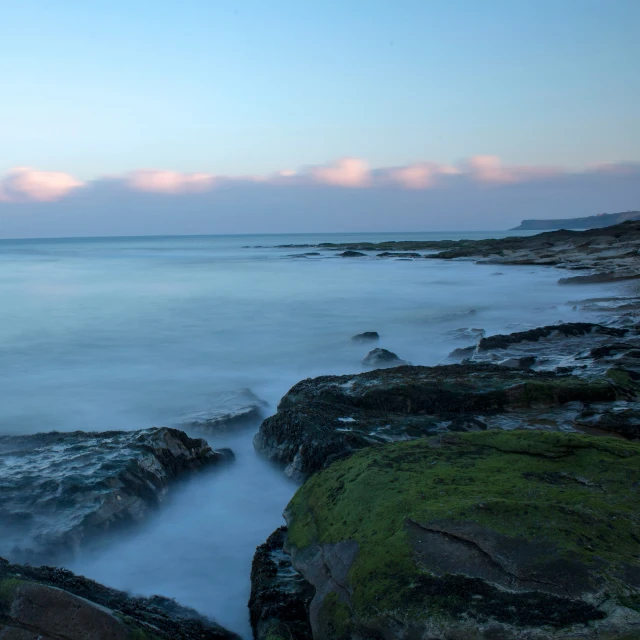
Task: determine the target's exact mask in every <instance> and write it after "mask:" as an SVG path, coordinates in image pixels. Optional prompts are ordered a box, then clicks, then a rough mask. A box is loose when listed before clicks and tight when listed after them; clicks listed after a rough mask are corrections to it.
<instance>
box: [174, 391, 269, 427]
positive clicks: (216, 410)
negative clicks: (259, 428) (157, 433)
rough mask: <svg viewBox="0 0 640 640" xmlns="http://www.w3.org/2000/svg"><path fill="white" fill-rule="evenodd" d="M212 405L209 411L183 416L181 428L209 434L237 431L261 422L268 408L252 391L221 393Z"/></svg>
mask: <svg viewBox="0 0 640 640" xmlns="http://www.w3.org/2000/svg"><path fill="white" fill-rule="evenodd" d="M212 405H213V408H212V409H209V410H208V411H200V412H196V413H190V414H187V415H185V416H183V417H182V418H181V419H180V427H181V428H183V429H186V428H190V429H197V430H199V431H208V432H216V431H226V430H228V429H235V428H239V427H243V426H247V425H251V424H254V423H255V422H256V421H258V420H261V419H262V418H263V417H264V409H265V408H266V407H267V406H268V405H267V403H266V402H265V401H264V400H261V399H260V398H258V396H256V395H255V393H253V391H251V389H239V390H237V391H231V392H227V393H220V394H218V395H217V396H215V397H214V398H212Z"/></svg>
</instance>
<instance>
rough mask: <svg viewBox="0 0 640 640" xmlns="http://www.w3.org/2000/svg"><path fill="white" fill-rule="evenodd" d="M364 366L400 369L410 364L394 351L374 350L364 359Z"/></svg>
mask: <svg viewBox="0 0 640 640" xmlns="http://www.w3.org/2000/svg"><path fill="white" fill-rule="evenodd" d="M362 364H363V365H365V366H366V367H376V368H382V367H399V366H401V365H405V364H409V363H408V362H406V361H405V360H400V358H399V357H398V356H397V355H396V354H395V353H393V352H392V351H387V350H386V349H373V350H372V351H369V353H368V354H367V355H366V356H365V357H364V358H363V359H362Z"/></svg>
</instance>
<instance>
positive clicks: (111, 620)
mask: <svg viewBox="0 0 640 640" xmlns="http://www.w3.org/2000/svg"><path fill="white" fill-rule="evenodd" d="M0 638H2V640H240V639H239V637H238V636H237V635H235V634H234V633H231V632H229V631H227V630H226V629H223V628H222V627H221V626H220V625H218V624H217V623H215V622H213V621H212V620H209V619H208V618H205V617H203V616H201V615H199V614H198V613H197V612H196V611H194V610H193V609H189V608H187V607H183V606H181V605H179V604H178V603H177V602H175V601H174V600H170V599H168V598H163V597H161V596H152V597H151V598H136V597H132V596H130V595H128V594H126V593H123V592H122V591H117V590H115V589H110V588H108V587H104V586H103V585H101V584H98V583H97V582H94V581H93V580H87V579H86V578H83V577H80V576H76V575H74V574H73V573H71V572H70V571H66V570H64V569H57V568H54V567H30V566H21V565H11V564H9V563H8V562H7V561H6V560H4V559H2V558H0Z"/></svg>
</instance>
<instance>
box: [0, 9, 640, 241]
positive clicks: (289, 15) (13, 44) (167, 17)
mask: <svg viewBox="0 0 640 640" xmlns="http://www.w3.org/2000/svg"><path fill="white" fill-rule="evenodd" d="M0 7H1V10H0V15H1V20H0V77H1V78H2V84H1V85H0V86H1V87H2V96H1V97H2V99H0V213H2V212H3V211H5V210H6V208H7V206H8V205H6V204H3V203H6V202H7V201H11V202H13V201H16V200H20V201H23V200H24V201H27V204H28V203H29V202H31V201H34V200H38V201H42V200H57V199H58V198H60V197H63V196H66V195H67V194H68V193H69V192H70V191H72V190H77V189H81V188H82V189H86V188H87V187H88V186H90V187H91V189H93V191H94V192H97V191H100V192H101V193H103V192H104V185H105V184H106V182H105V181H107V182H108V181H109V180H111V179H112V178H114V177H118V179H120V180H124V181H125V182H127V184H133V185H134V187H135V188H138V187H137V186H135V185H138V184H139V180H138V179H137V178H136V179H135V180H133V181H132V180H130V179H129V178H128V177H126V176H131V175H134V174H135V175H136V176H137V175H138V174H137V173H136V172H139V170H141V169H150V170H154V171H158V170H163V171H164V170H168V171H171V172H176V174H191V173H197V174H198V175H199V176H200V177H205V178H206V176H226V177H232V178H239V177H242V179H247V178H250V179H253V178H256V177H258V178H260V179H262V180H264V179H266V177H268V176H271V175H272V174H274V173H276V172H280V171H284V170H287V171H288V170H293V171H296V172H302V173H305V172H306V174H305V175H307V176H308V175H309V171H311V173H312V174H313V172H314V171H315V169H313V167H321V166H325V167H327V166H328V167H331V166H334V164H333V163H336V162H338V163H340V162H342V161H341V160H340V159H341V158H352V159H353V158H355V159H359V161H362V162H364V163H366V165H367V171H369V170H371V171H375V170H376V169H377V168H393V167H409V168H411V167H415V166H418V165H419V166H423V164H421V163H425V162H427V163H439V165H442V166H443V167H445V169H438V172H440V173H443V174H447V172H449V173H451V172H452V171H453V172H456V171H457V172H462V173H464V172H465V171H467V169H465V167H467V168H468V166H475V165H474V162H475V160H471V161H469V160H467V159H469V158H474V157H476V156H480V157H481V158H485V157H487V156H496V157H498V158H500V161H499V162H500V163H501V166H504V167H519V169H518V171H517V172H516V173H517V175H518V176H524V175H527V176H529V175H538V173H539V172H540V167H555V168H562V170H563V171H569V172H571V171H574V172H575V171H583V170H585V168H586V169H587V170H590V167H592V166H593V165H601V164H603V163H637V162H638V161H639V160H640V118H639V117H638V115H637V114H638V105H639V104H640V83H639V82H638V67H639V66H640V64H639V63H640V39H639V38H638V37H637V25H638V24H640V1H638V0H553V1H549V0H536V1H533V0H486V1H483V2H481V1H479V0H449V1H445V0H437V1H436V0H384V1H383V0H368V1H365V0H343V1H337V0H336V1H325V2H315V1H311V0H309V1H308V2H300V1H299V0H298V1H295V2H294V1H288V0H287V1H285V0H272V1H271V2H265V1H264V0H262V1H258V0H247V1H234V0H227V1H225V2H217V1H215V0H183V1H181V2H177V1H158V0H156V1H154V2H151V1H148V0H128V1H126V2H125V1H123V0H110V2H86V0H84V1H82V2H80V1H78V0H58V1H52V0H49V1H44V0H21V2H10V1H8V0H0ZM494 161H495V162H498V161H497V160H495V159H494V160H491V161H490V162H489V164H491V163H494ZM481 163H484V164H485V165H486V162H485V161H484V160H482V161H481ZM476 164H477V163H476ZM340 166H341V165H340ZM350 166H351V165H350ZM20 167H29V168H31V169H32V173H29V174H27V173H21V174H20V176H19V179H17V178H16V177H15V175H16V174H15V172H14V171H15V169H16V168H20ZM527 167H530V168H531V167H532V168H533V169H532V170H528V169H526V168H527ZM328 170H329V171H331V169H328ZM349 170H350V169H349ZM411 170H413V169H411ZM358 171H359V169H358ZM509 171H511V170H509ZM544 171H547V169H544ZM43 172H49V173H43ZM485 173H486V172H485ZM507 173H508V172H507ZM313 175H315V174H313ZM474 175H475V176H476V177H478V175H480V174H478V172H476V173H475V174H474ZM483 175H484V174H483ZM483 175H480V180H485V178H486V175H484V177H483ZM512 175H515V174H514V173H513V172H511V173H508V176H512ZM3 176H4V177H3ZM123 176H124V177H123ZM318 176H320V177H319V178H318V179H319V180H320V181H321V182H323V183H325V184H326V183H331V185H332V186H333V187H335V186H336V185H339V186H342V187H345V186H347V187H353V186H359V187H360V186H364V185H369V184H372V181H371V180H370V179H369V177H367V176H368V174H367V176H365V177H364V178H363V179H362V180H359V179H358V178H353V177H347V179H343V178H338V179H333V178H332V177H331V176H330V178H329V179H325V178H326V176H325V177H322V176H321V175H320V174H318ZM316 177H317V176H316ZM334 177H335V176H334ZM494 178H495V176H494V177H491V176H490V177H489V179H488V180H489V181H490V182H492V184H494V186H495V185H496V183H509V182H512V181H513V180H512V178H511V177H509V178H508V179H504V180H502V181H501V180H500V179H498V180H496V179H494ZM206 179H207V180H208V179H209V178H206ZM394 179H395V178H394ZM518 179H520V178H518ZM3 180H4V182H3ZM154 180H155V182H154V184H156V185H157V184H161V187H160V191H164V192H167V190H168V187H167V180H168V181H169V183H170V184H172V185H173V184H179V186H177V187H175V189H174V191H175V192H177V191H180V192H183V191H185V190H186V191H190V190H191V189H192V186H193V185H194V184H195V182H194V181H193V179H191V178H188V179H186V178H183V177H177V178H176V177H175V176H174V177H171V176H168V175H167V174H163V175H162V176H160V177H159V178H157V179H156V178H154ZM158 180H159V181H160V183H158ZM185 180H187V182H188V184H189V185H191V186H189V187H188V188H187V187H183V186H180V185H183V184H187V182H184V181H185ZM198 180H199V182H198V184H200V185H204V184H205V182H203V181H202V180H200V179H199V178H198ZM176 181H177V182H176ZM96 182H100V184H101V186H100V188H96ZM409 182H410V181H409ZM409 182H408V181H407V180H404V179H403V182H402V184H403V185H404V186H406V185H407V184H409ZM418 182H419V181H418ZM53 183H55V184H56V185H58V187H56V188H57V189H58V190H57V191H55V190H53V191H52V189H51V184H53ZM147 183H148V181H147ZM415 183H416V181H415V180H414V181H413V182H412V183H411V186H412V187H415ZM109 184H110V183H109ZM207 184H209V183H207ZM211 184H212V183H211ZM216 184H218V183H216ZM420 184H422V187H423V188H427V187H429V188H431V187H432V186H433V184H434V181H433V180H426V179H425V180H424V181H423V182H422V183H420ZM3 185H4V186H3ZM34 185H35V186H34ZM42 185H44V187H43V186H42ZM60 185H62V186H60ZM43 188H44V191H43V190H42V189H43ZM145 189H146V190H147V191H149V190H152V189H149V188H148V184H147V187H145ZM169 190H170V189H169ZM96 197H97V196H96ZM631 199H632V200H633V197H632V198H631ZM21 210H22V211H23V212H24V211H26V210H27V207H26V205H25V206H24V207H23V208H22V209H21ZM11 215H14V214H11ZM1 234H2V229H1V228H0V235H1Z"/></svg>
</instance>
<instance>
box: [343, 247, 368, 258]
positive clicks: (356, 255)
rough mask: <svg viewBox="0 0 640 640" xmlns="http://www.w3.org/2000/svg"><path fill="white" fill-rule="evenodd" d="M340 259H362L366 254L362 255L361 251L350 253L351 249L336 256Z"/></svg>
mask: <svg viewBox="0 0 640 640" xmlns="http://www.w3.org/2000/svg"><path fill="white" fill-rule="evenodd" d="M338 255H339V256H340V257H341V258H362V257H363V256H366V255H367V254H366V253H362V251H352V250H351V249H348V250H347V251H343V252H342V253H339V254H338Z"/></svg>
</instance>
